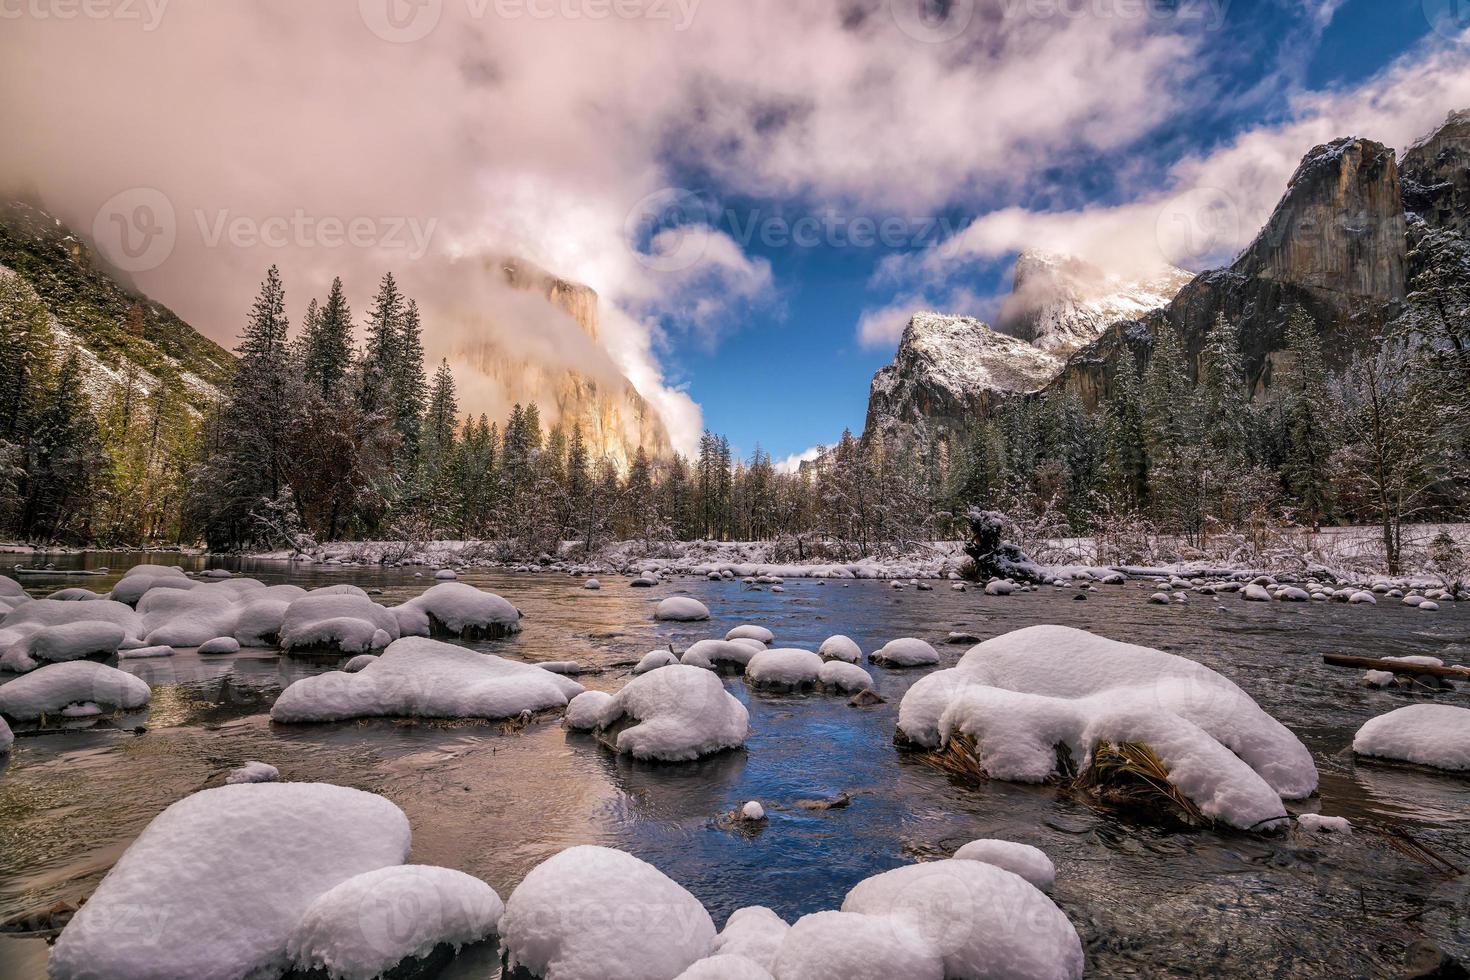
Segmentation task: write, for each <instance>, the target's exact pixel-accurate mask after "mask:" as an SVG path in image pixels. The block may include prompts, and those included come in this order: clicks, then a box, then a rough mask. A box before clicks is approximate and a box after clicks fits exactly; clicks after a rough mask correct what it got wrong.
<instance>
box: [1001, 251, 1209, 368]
mask: <svg viewBox="0 0 1470 980" xmlns="http://www.w3.org/2000/svg"><path fill="white" fill-rule="evenodd" d="M1191 278H1193V277H1192V276H1191V274H1190V273H1188V272H1186V271H1184V270H1183V269H1176V268H1174V267H1173V266H1166V267H1164V268H1161V269H1160V270H1158V272H1156V273H1153V274H1150V275H1145V276H1139V277H1136V278H1129V277H1127V276H1123V275H1119V274H1117V273H1110V272H1105V271H1104V270H1102V269H1101V268H1099V267H1098V266H1096V265H1093V264H1092V263H1090V262H1088V261H1087V260H1085V259H1082V258H1078V257H1077V256H1074V255H1065V254H1062V253H1058V252H1048V251H1043V250H1039V249H1028V250H1026V251H1024V252H1022V253H1021V254H1020V255H1019V256H1018V257H1017V258H1016V268H1015V275H1014V280H1013V285H1012V288H1011V294H1010V295H1009V296H1008V297H1006V300H1005V303H1004V304H1003V305H1002V307H1001V312H1000V317H999V321H998V324H997V327H998V329H999V330H1001V331H1002V332H1004V333H1008V334H1010V335H1012V336H1014V337H1018V338H1020V339H1022V340H1025V341H1028V342H1030V343H1031V344H1034V345H1035V346H1036V347H1038V348H1040V349H1041V350H1044V351H1047V352H1048V353H1052V354H1057V355H1066V354H1070V353H1072V352H1073V351H1075V350H1077V349H1079V348H1081V347H1085V346H1086V345H1087V344H1090V343H1092V341H1094V340H1096V339H1097V338H1098V337H1099V336H1100V335H1101V334H1102V332H1103V331H1104V330H1106V329H1107V328H1108V327H1109V326H1110V325H1111V324H1114V323H1117V322H1118V321H1120V320H1136V319H1137V318H1139V317H1140V316H1143V315H1144V314H1145V313H1147V312H1149V311H1150V310H1155V309H1159V308H1161V307H1164V306H1167V305H1168V303H1169V302H1170V300H1172V299H1173V298H1174V297H1175V296H1176V295H1177V294H1178V292H1179V290H1181V289H1183V288H1184V286H1185V285H1186V284H1187V283H1188V282H1189V280H1190V279H1191Z"/></svg>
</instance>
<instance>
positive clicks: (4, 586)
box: [0, 575, 30, 599]
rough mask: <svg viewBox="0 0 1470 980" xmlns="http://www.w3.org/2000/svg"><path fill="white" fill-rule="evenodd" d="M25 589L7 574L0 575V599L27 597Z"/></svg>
mask: <svg viewBox="0 0 1470 980" xmlns="http://www.w3.org/2000/svg"><path fill="white" fill-rule="evenodd" d="M29 598H30V596H28V595H27V594H26V590H25V589H24V588H23V587H22V586H21V584H20V583H19V582H17V581H16V580H15V579H13V578H11V577H10V576H9V575H0V599H29Z"/></svg>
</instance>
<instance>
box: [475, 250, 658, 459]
mask: <svg viewBox="0 0 1470 980" xmlns="http://www.w3.org/2000/svg"><path fill="white" fill-rule="evenodd" d="M486 267H487V270H488V271H489V274H490V275H492V276H495V277H497V278H498V280H499V281H500V282H502V283H503V284H504V285H506V286H509V287H510V290H511V291H514V292H515V293H518V294H525V296H524V299H525V300H526V302H523V303H518V304H517V306H518V309H517V310H516V316H515V324H514V326H513V327H512V328H509V329H497V330H490V329H486V330H481V331H476V332H473V333H470V334H463V335H461V336H460V339H459V340H458V341H457V348H456V350H455V358H454V360H455V361H456V362H457V363H456V368H457V369H463V368H468V369H470V371H471V372H474V373H478V374H479V375H480V377H479V378H475V379H472V381H473V382H474V384H473V387H478V388H486V387H488V388H490V389H492V390H493V391H494V394H495V396H496V397H495V401H496V402H498V403H500V405H501V406H502V407H501V408H500V414H503V413H504V411H505V409H506V408H508V406H510V405H512V404H514V403H517V402H519V403H520V404H523V405H524V404H527V403H530V402H535V403H536V405H537V407H538V408H539V409H540V411H541V418H542V423H543V425H544V426H546V427H547V428H548V429H549V428H550V427H551V425H553V424H555V423H556V422H561V423H562V424H563V425H564V426H567V427H570V426H572V425H577V426H579V427H580V428H581V430H582V438H583V439H584V440H585V441H586V443H587V449H588V453H589V455H590V456H591V457H592V458H593V459H598V458H600V457H603V456H606V457H608V458H610V459H611V460H612V461H613V462H614V463H615V464H616V465H617V466H618V467H619V469H626V468H627V466H628V463H629V462H630V461H631V460H632V458H633V456H634V455H635V454H636V453H637V451H638V447H640V446H642V447H643V449H644V451H645V452H646V453H647V454H648V455H649V457H651V458H654V459H658V458H667V457H669V456H672V455H673V446H672V444H671V442H670V440H669V433H668V429H667V427H666V426H665V425H664V422H663V419H662V418H660V417H659V415H658V412H657V411H655V410H654V408H653V406H652V405H650V404H649V403H648V402H647V401H646V400H645V399H644V398H643V396H642V395H640V394H639V393H638V390H637V389H636V388H635V387H634V386H633V384H632V383H631V382H630V381H629V380H628V379H627V377H626V376H624V375H623V374H622V373H621V372H620V371H619V370H618V369H617V368H616V366H614V364H613V362H612V360H611V358H610V357H608V356H607V354H606V352H605V351H603V350H602V349H601V347H600V343H599V342H600V338H599V334H598V331H599V313H598V296H597V293H596V292H595V291H594V290H593V289H591V288H590V287H588V286H584V285H582V284H581V283H576V282H572V281H570V280H567V279H562V278H559V277H557V276H553V275H551V274H550V273H548V272H546V271H545V270H543V269H539V268H537V267H536V266H534V265H532V264H530V263H528V262H525V261H521V260H515V259H510V260H506V259H499V260H494V261H491V262H487V263H486ZM538 300H539V302H538ZM566 317H570V318H571V321H572V322H574V323H575V324H576V326H577V327H578V328H580V331H581V333H582V334H583V335H585V339H584V338H580V337H579V338H573V339H575V340H577V341H579V342H580V346H582V347H585V348H587V349H588V350H591V351H593V352H595V355H596V356H588V354H587V353H586V351H583V352H582V353H581V354H576V353H575V352H573V351H571V350H569V348H572V347H574V346H577V345H574V344H571V343H567V340H568V338H567V337H566V336H565V335H560V336H559V335H558V334H557V332H556V328H558V327H560V326H563V325H564V322H565V318H566ZM543 327H544V328H545V330H543V329H542V328H543ZM587 341H590V343H587ZM502 421H503V419H502Z"/></svg>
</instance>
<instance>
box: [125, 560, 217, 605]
mask: <svg viewBox="0 0 1470 980" xmlns="http://www.w3.org/2000/svg"><path fill="white" fill-rule="evenodd" d="M198 584H199V583H198V582H196V581H194V580H193V579H191V578H189V576H187V575H185V574H184V570H183V569H182V568H180V567H179V566H177V565H134V566H133V567H132V568H130V569H128V570H127V571H126V572H124V573H123V577H122V578H121V579H119V580H118V583H117V584H116V585H114V586H113V587H112V592H111V596H112V598H113V599H114V600H115V601H117V602H121V603H125V604H127V605H129V606H131V605H135V604H136V603H137V601H138V600H139V599H141V598H143V595H144V593H146V592H148V591H149V590H151V589H192V588H194V587H195V586H197V585H198Z"/></svg>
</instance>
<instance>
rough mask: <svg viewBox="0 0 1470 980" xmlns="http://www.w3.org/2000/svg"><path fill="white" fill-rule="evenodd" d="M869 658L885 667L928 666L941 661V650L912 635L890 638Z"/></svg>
mask: <svg viewBox="0 0 1470 980" xmlns="http://www.w3.org/2000/svg"><path fill="white" fill-rule="evenodd" d="M868 659H869V660H871V661H872V662H873V663H875V664H880V665H882V666H884V667H928V666H931V665H932V664H937V663H939V651H938V650H935V649H934V648H933V647H932V646H930V645H929V644H928V643H925V642H924V641H923V640H916V639H914V638H913V637H911V636H910V637H903V638H901V639H897V640H889V641H888V642H887V643H885V644H884V645H883V648H882V649H881V650H878V651H877V652H876V653H874V654H873V655H872V656H870V657H869V658H868Z"/></svg>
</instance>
